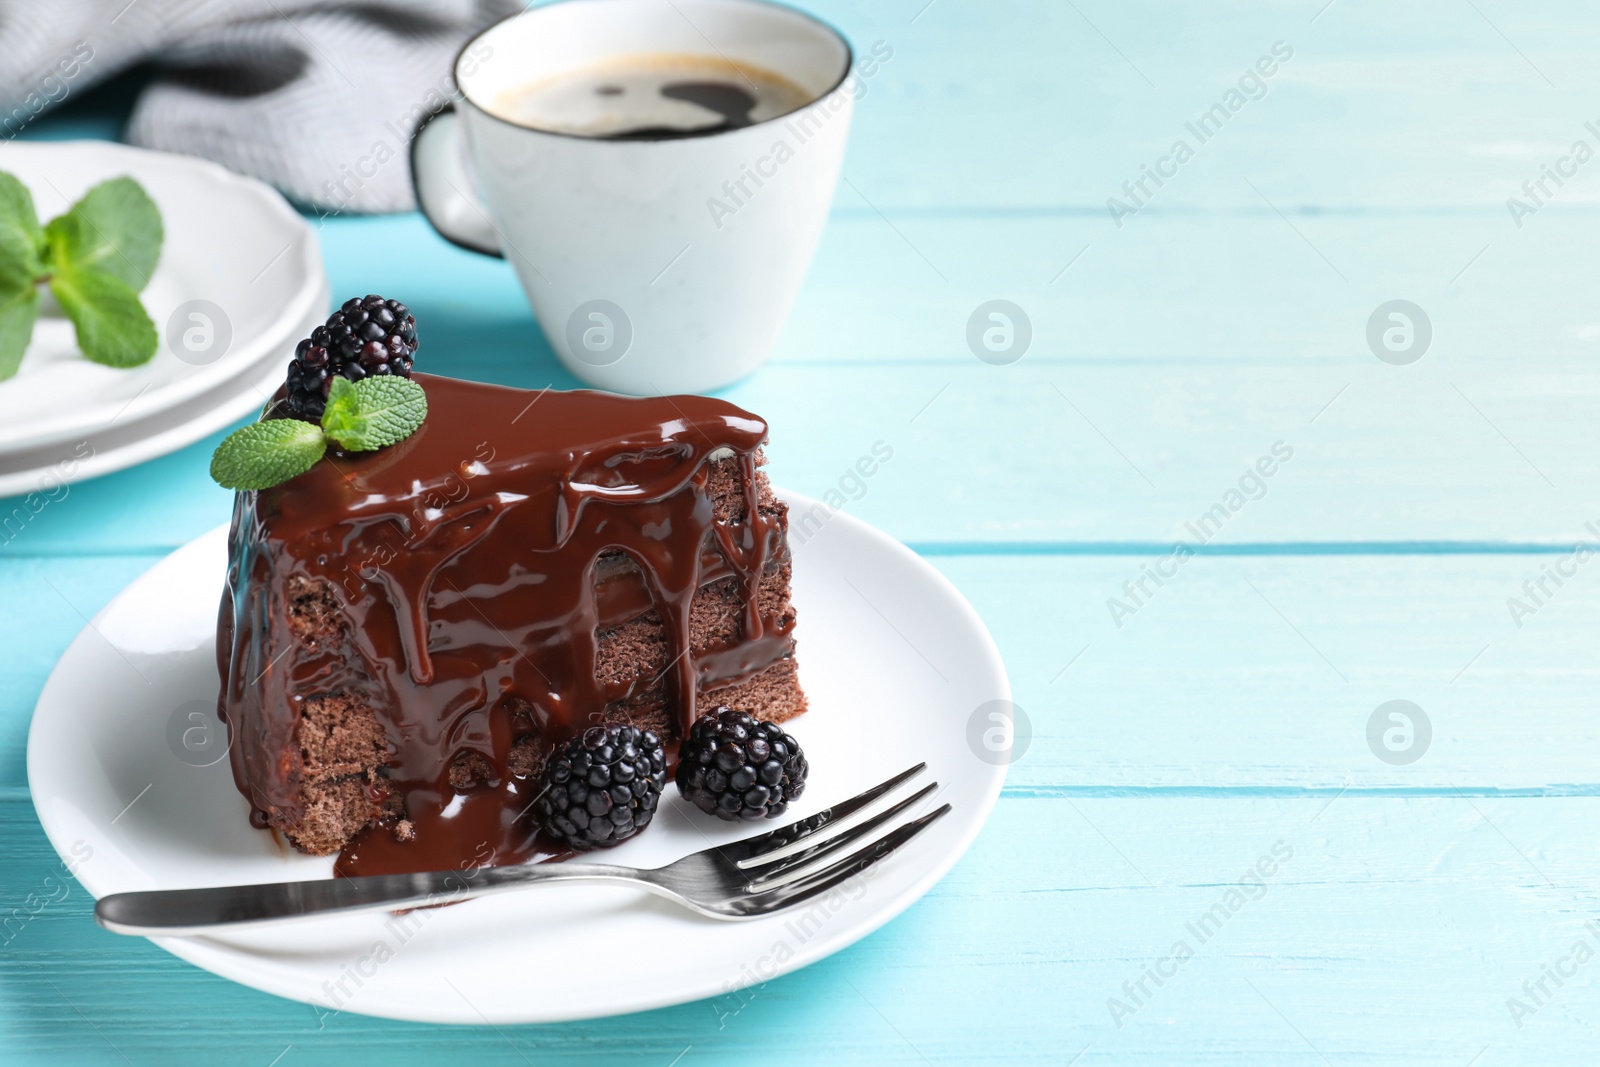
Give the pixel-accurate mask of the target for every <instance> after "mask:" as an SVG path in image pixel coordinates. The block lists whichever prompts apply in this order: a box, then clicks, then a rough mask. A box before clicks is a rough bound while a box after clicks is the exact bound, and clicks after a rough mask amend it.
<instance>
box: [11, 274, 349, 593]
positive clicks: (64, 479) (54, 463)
mask: <svg viewBox="0 0 1600 1067" xmlns="http://www.w3.org/2000/svg"><path fill="white" fill-rule="evenodd" d="M322 288H323V290H324V292H325V291H326V289H327V287H326V285H324V286H323V287H322ZM320 321H321V316H320V314H319V315H318V316H316V317H315V318H313V317H312V316H311V315H309V314H308V315H307V317H306V319H305V320H302V325H303V324H304V323H306V322H311V323H313V324H315V323H316V322H320ZM257 364H258V366H256V367H254V369H253V373H251V374H249V375H241V376H240V377H239V378H238V379H237V380H233V379H230V380H225V381H222V382H219V383H218V384H217V385H216V386H215V387H214V388H212V389H210V390H208V391H206V392H205V393H201V394H199V395H198V396H197V397H195V398H192V399H195V400H199V401H201V402H202V403H200V404H197V405H194V409H195V410H194V413H193V414H190V415H188V416H187V417H185V418H181V419H179V420H177V421H176V422H170V421H167V419H166V416H170V415H171V414H172V413H171V412H168V411H154V412H151V413H150V414H149V415H147V416H145V417H144V418H142V419H137V420H134V421H133V422H132V423H130V424H129V425H128V427H127V428H126V429H127V430H128V431H129V433H130V434H131V436H129V437H128V438H127V439H126V440H124V441H122V443H120V444H114V445H112V446H111V447H110V448H107V449H104V450H96V452H95V453H94V455H92V456H90V457H89V458H88V459H85V460H80V461H79V462H78V467H77V469H76V470H74V471H73V473H72V474H71V475H59V474H58V478H59V480H60V482H61V484H63V485H76V484H78V483H79V482H86V481H89V480H90V479H93V478H99V477H101V476H102V475H106V474H114V473H116V472H117V471H121V470H126V469H128V468H129V467H133V466H137V465H138V464H140V463H145V462H147V461H149V460H152V459H158V458H160V457H161V456H166V455H170V454H171V453H173V452H176V451H178V450H180V449H183V448H187V447H189V446H190V445H192V444H194V443H195V442H196V441H199V440H201V439H202V438H204V437H206V436H208V435H210V434H213V433H216V432H217V431H218V430H221V429H222V428H224V427H226V426H229V425H231V424H233V423H235V422H237V421H239V420H240V419H243V418H245V417H246V416H248V415H249V414H250V413H251V411H254V410H258V409H259V408H260V407H261V406H262V405H263V404H264V403H265V401H264V400H262V395H263V394H262V392H261V390H262V388H263V387H267V388H266V393H267V395H270V393H271V390H272V388H275V387H276V385H277V384H278V383H280V382H281V381H282V378H283V373H282V371H281V370H280V369H278V367H277V363H276V361H270V360H266V359H261V360H257ZM245 401H248V403H247V402H245ZM65 447H66V445H65V443H64V442H56V443H54V444H43V445H39V446H38V447H37V448H35V449H32V450H31V451H33V452H35V453H37V452H41V451H45V450H48V449H60V448H65ZM13 458H14V454H13V455H7V454H5V453H4V452H0V498H8V497H14V496H25V495H27V494H28V493H34V492H43V491H45V490H46V488H47V487H46V486H45V485H43V484H42V481H41V479H42V478H43V476H44V475H46V474H48V473H49V472H51V471H53V470H56V469H57V468H58V467H59V466H60V464H61V463H62V462H64V460H61V459H55V460H49V461H43V460H41V461H39V462H35V463H33V464H30V465H29V466H26V467H22V468H20V469H18V470H7V469H5V466H6V464H7V462H8V461H9V460H11V459H13ZM157 562H160V561H159V560H158V561H157Z"/></svg>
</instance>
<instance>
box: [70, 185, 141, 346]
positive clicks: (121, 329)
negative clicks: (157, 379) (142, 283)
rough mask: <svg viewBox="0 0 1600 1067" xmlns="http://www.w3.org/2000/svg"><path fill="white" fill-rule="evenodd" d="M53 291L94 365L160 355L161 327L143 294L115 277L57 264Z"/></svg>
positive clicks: (79, 343)
mask: <svg viewBox="0 0 1600 1067" xmlns="http://www.w3.org/2000/svg"><path fill="white" fill-rule="evenodd" d="M63 217H65V216H63ZM50 291H51V292H52V293H54V294H55V296H56V301H57V302H58V303H60V305H61V310H62V311H65V312H66V313H67V318H69V319H71V320H72V325H73V326H74V327H75V328H76V329H77V333H78V347H79V348H81V349H83V354H84V355H85V356H87V357H89V359H91V360H93V361H94V362H96V363H104V364H105V365H106V366H108V367H137V366H139V365H140V364H141V363H148V362H149V361H150V357H151V356H154V355H155V354H156V342H157V338H156V324H155V323H153V322H151V321H150V316H149V315H147V314H146V313H145V310H144V305H143V304H141V303H139V294H138V293H136V292H134V291H133V290H132V289H130V288H128V287H127V286H126V285H124V284H123V283H122V282H121V281H119V280H118V279H116V278H115V277H113V276H111V275H109V274H105V273H103V272H101V271H97V270H84V269H82V268H81V267H77V266H72V265H68V264H61V263H57V264H56V269H55V272H54V273H53V274H51V276H50Z"/></svg>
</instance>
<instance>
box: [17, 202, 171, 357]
mask: <svg viewBox="0 0 1600 1067" xmlns="http://www.w3.org/2000/svg"><path fill="white" fill-rule="evenodd" d="M163 238H164V231H163V228H162V224H161V212H160V211H159V210H158V209H157V208H156V205H155V202H154V201H153V200H151V199H150V197H149V196H148V195H147V194H146V193H145V191H144V189H143V188H142V187H141V186H140V185H139V183H138V182H136V181H134V180H133V179H132V178H128V177H122V178H112V179H111V180H110V181H106V182H101V183H100V184H99V185H97V186H95V187H94V188H93V189H90V190H89V191H88V192H87V193H85V194H84V195H83V198H82V199H80V200H79V201H78V202H77V203H76V204H74V205H72V207H71V208H70V209H69V210H68V211H67V212H66V213H65V214H63V215H60V216H58V217H57V218H54V219H51V220H50V222H49V224H48V225H46V226H40V225H39V217H38V215H37V214H36V213H35V211H34V206H33V197H32V196H31V195H30V194H29V192H28V189H27V186H25V185H23V184H22V182H20V181H18V180H17V178H16V177H15V176H14V175H11V174H7V173H5V172H4V171H0V380H4V379H6V378H9V377H11V376H12V375H13V374H15V373H16V372H17V367H18V366H19V365H20V364H21V363H22V356H23V353H24V352H26V351H27V348H28V342H29V341H30V340H31V339H32V338H33V324H34V320H35V319H37V318H38V316H39V292H38V287H39V285H40V284H45V283H47V284H48V285H49V286H50V291H51V292H52V293H53V294H55V298H56V302H57V303H59V304H60V305H61V310H62V311H63V312H65V313H66V316H67V318H69V319H71V320H72V325H73V328H74V329H75V330H76V331H77V335H78V347H79V348H80V349H82V350H83V354H84V355H85V356H87V357H88V358H89V359H90V360H93V361H94V362H96V363H103V364H105V365H107V366H110V367H137V366H139V365H140V364H143V363H147V362H149V361H150V358H151V357H152V356H154V355H155V354H156V345H157V343H158V340H159V338H158V337H157V334H156V327H155V323H154V322H152V321H151V320H150V315H149V314H148V313H147V312H146V311H145V309H144V305H143V304H142V303H140V301H139V293H140V292H141V291H142V290H143V289H144V287H145V285H147V284H148V283H149V281H150V275H151V273H152V272H153V271H154V270H155V267H156V262H157V261H158V260H159V259H160V258H161V243H162V240H163Z"/></svg>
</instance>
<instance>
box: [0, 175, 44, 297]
mask: <svg viewBox="0 0 1600 1067" xmlns="http://www.w3.org/2000/svg"><path fill="white" fill-rule="evenodd" d="M43 255H44V231H43V230H41V229H40V228H39V216H38V215H37V214H35V213H34V210H33V196H32V195H31V194H30V193H29V192H28V187H27V186H26V185H23V184H22V183H21V182H20V181H18V180H17V179H16V177H15V176H14V175H11V174H7V173H6V172H5V171H0V286H3V287H4V289H5V291H6V292H7V293H8V294H9V293H10V291H11V290H12V289H13V288H16V287H18V286H21V285H32V284H33V283H34V282H35V281H37V280H38V279H39V277H40V276H41V275H42V274H44V272H45V267H44V260H43Z"/></svg>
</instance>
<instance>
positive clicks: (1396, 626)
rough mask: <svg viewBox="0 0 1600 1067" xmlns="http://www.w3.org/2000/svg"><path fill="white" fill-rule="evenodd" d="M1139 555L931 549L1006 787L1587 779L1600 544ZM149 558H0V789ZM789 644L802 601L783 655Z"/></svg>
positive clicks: (1599, 771)
mask: <svg viewBox="0 0 1600 1067" xmlns="http://www.w3.org/2000/svg"><path fill="white" fill-rule="evenodd" d="M1162 558H1163V557H1159V556H1148V555H1145V556H1141V555H1113V556H1090V557H1077V556H1033V555H1016V556H1001V557H995V556H979V557H934V560H933V561H934V563H935V564H936V565H937V566H938V567H939V568H940V569H941V570H942V571H943V572H944V573H945V574H947V575H948V576H949V577H950V578H951V579H952V580H953V581H954V582H955V583H956V585H957V586H958V587H959V588H960V589H961V591H962V592H963V593H964V594H965V595H966V596H967V597H968V598H969V599H970V600H971V601H972V603H973V605H974V607H976V608H977V610H978V612H979V614H980V615H981V616H982V617H983V618H984V620H985V621H986V622H987V624H988V626H989V628H990V630H991V631H992V633H993V634H994V636H995V639H996V641H997V643H998V644H999V647H1000V650H1001V653H1002V655H1003V656H1004V657H1005V660H1006V662H1007V664H1008V665H1009V668H1010V672H1011V677H1012V684H1013V689H1014V693H1015V699H1016V701H1017V702H1018V703H1019V704H1020V705H1021V706H1022V708H1023V709H1024V711H1025V712H1026V713H1027V714H1028V717H1029V719H1030V721H1031V724H1032V731H1033V738H1032V741H1031V744H1030V747H1029V748H1028V749H1027V750H1026V752H1025V753H1024V754H1023V756H1022V757H1021V758H1020V759H1019V760H1018V762H1017V763H1016V765H1015V766H1014V767H1013V768H1012V771H1011V777H1010V784H1009V788H1010V789H1012V790H1013V791H1019V792H1027V793H1030V794H1038V795H1049V796H1057V795H1067V796H1076V795H1079V794H1084V793H1088V794H1095V793H1100V792H1104V791H1107V790H1111V791H1117V790H1156V791H1164V792H1174V793H1185V794H1188V793H1198V794H1205V795H1210V794H1215V793H1217V792H1219V791H1228V790H1237V791H1242V792H1246V793H1251V792H1274V793H1284V794H1290V795H1300V794H1316V795H1323V796H1332V795H1333V794H1335V793H1338V792H1339V791H1340V790H1343V789H1347V788H1348V789H1350V790H1353V791H1355V792H1357V793H1360V792H1375V793H1383V794H1396V793H1398V794H1407V793H1412V792H1417V791H1428V792H1436V793H1445V794H1453V792H1454V790H1456V789H1462V790H1466V791H1469V792H1476V793H1485V794H1492V795H1501V794H1505V793H1513V794H1515V793H1541V794H1542V793H1553V794H1583V795H1593V794H1596V793H1600V715H1597V714H1596V712H1597V710H1600V707H1597V697H1596V687H1595V684H1594V677H1595V667H1594V665H1593V659H1594V657H1593V653H1592V650H1593V649H1594V647H1595V646H1596V644H1597V643H1600V634H1597V632H1596V626H1597V625H1600V623H1597V620H1600V577H1597V576H1600V570H1597V571H1596V572H1595V573H1594V574H1591V573H1590V571H1589V569H1588V568H1590V567H1600V563H1596V562H1593V560H1591V561H1589V562H1587V563H1585V564H1583V565H1578V564H1577V563H1576V561H1573V562H1572V564H1571V565H1570V566H1566V567H1564V569H1570V570H1573V571H1575V572H1576V576H1575V577H1573V578H1571V579H1564V580H1563V583H1564V584H1563V585H1562V586H1560V587H1556V586H1555V585H1554V584H1553V582H1552V581H1551V580H1549V579H1548V578H1546V577H1545V575H1546V573H1547V569H1550V570H1553V568H1554V566H1555V564H1556V563H1557V561H1559V560H1561V559H1562V557H1559V556H1541V555H1467V556H1450V555H1427V556H1337V555H1335V556H1253V557H1216V556H1203V557H1198V558H1195V559H1191V560H1189V561H1187V562H1184V563H1182V564H1181V565H1180V564H1178V563H1176V562H1173V563H1167V564H1164V565H1163V566H1164V569H1167V570H1171V571H1174V572H1175V576H1174V577H1172V578H1170V579H1167V580H1165V581H1164V584H1163V585H1162V586H1160V587H1157V586H1156V585H1155V584H1154V580H1153V579H1151V578H1148V577H1146V573H1147V570H1149V569H1151V568H1153V567H1154V566H1155V565H1156V564H1158V563H1160V562H1161V560H1162ZM149 562H150V561H149V560H147V559H143V558H140V557H131V558H114V559H73V558H67V559H53V560H25V561H14V562H12V563H9V564H8V565H7V566H6V567H5V569H4V570H0V602H4V603H8V604H27V605H30V610H31V616H30V621H29V639H28V641H27V642H26V643H25V644H24V645H23V646H21V647H20V648H19V650H18V652H17V653H16V654H14V655H12V656H8V657H4V658H3V659H0V788H5V787H11V788H21V787H22V786H23V785H25V779H24V777H23V751H24V746H25V744H26V731H27V724H28V720H29V716H30V713H31V710H32V706H33V702H34V700H35V699H36V697H37V694H38V691H39V688H40V687H41V686H42V685H43V683H44V679H45V677H46V676H47V675H48V673H49V670H50V668H51V667H52V666H53V664H54V660H55V658H56V657H57V656H58V655H59V654H60V651H61V649H63V648H65V646H66V644H67V642H68V641H70V640H71V638H72V636H73V635H74V634H76V633H77V631H78V629H79V628H80V627H81V626H82V625H83V623H82V620H81V618H80V617H79V615H78V614H77V611H78V610H81V611H83V612H84V613H85V614H92V613H93V611H95V610H96V609H97V608H98V607H99V606H100V605H101V604H102V603H104V601H106V600H107V599H109V598H110V597H111V596H112V595H114V594H115V592H116V591H117V590H118V589H120V588H121V587H122V585H124V584H125V583H126V582H127V581H128V580H129V579H130V578H131V577H132V576H133V575H134V574H135V573H137V572H138V571H139V570H142V569H143V567H144V566H146V565H148V563H149ZM1528 581H1532V582H1539V581H1544V582H1545V589H1546V591H1547V593H1548V594H1549V595H1543V594H1540V593H1539V592H1538V589H1537V587H1535V591H1534V593H1533V594H1531V595H1530V594H1529V593H1528V592H1527V591H1526V590H1525V589H1524V585H1523V583H1524V582H1528ZM220 582H221V576H220V575H219V576H218V583H219V585H220ZM1129 582H1132V583H1139V582H1143V583H1144V589H1143V591H1140V590H1139V588H1138V586H1137V584H1135V587H1134V592H1133V593H1132V594H1130V593H1129V592H1128V591H1127V589H1126V588H1125V585H1124V583H1129ZM57 590H60V592H59V593H58V592H57ZM1513 597H1515V598H1517V599H1518V601H1520V602H1521V603H1523V604H1525V605H1527V607H1528V609H1529V611H1528V613H1526V614H1522V613H1521V612H1520V611H1519V614H1520V615H1521V618H1520V620H1519V619H1515V618H1513V615H1512V612H1511V610H1510V608H1509V607H1508V601H1509V600H1511V598H1513ZM1534 597H1537V598H1538V599H1539V601H1540V603H1538V604H1535V603H1534V601H1533V598H1534ZM1113 598H1115V601H1116V603H1117V604H1118V605H1119V606H1118V607H1117V608H1116V610H1115V617H1114V615H1113V609H1112V608H1111V607H1109V606H1108V602H1111V601H1112V600H1113ZM69 599H70V601H71V603H68V600H69ZM802 610H803V606H802ZM1518 621H1520V622H1521V626H1520V627H1519V626H1518V625H1517V622H1518ZM1119 623H1120V625H1119ZM902 625H903V626H904V628H905V629H906V630H907V632H908V633H911V634H913V635H914V634H915V633H916V629H915V625H914V621H902ZM804 644H805V634H804V623H803V622H802V624H801V657H802V659H801V662H802V664H804V663H805V659H804ZM862 654H863V655H867V656H870V655H871V650H870V649H864V650H862ZM1391 700H1408V701H1412V702H1414V703H1415V704H1417V705H1419V706H1420V707H1421V708H1422V709H1423V712H1424V714H1425V715H1426V716H1427V717H1428V719H1429V721H1430V723H1431V728H1432V736H1431V740H1430V741H1429V742H1428V746H1427V747H1426V748H1425V750H1424V754H1423V755H1422V756H1421V757H1420V758H1419V759H1418V760H1417V761H1416V762H1413V763H1411V764H1409V765H1394V764H1390V763H1386V762H1384V761H1383V760H1382V759H1380V758H1379V756H1378V755H1376V754H1375V752H1374V750H1373V749H1372V748H1371V747H1369V742H1368V736H1367V728H1368V721H1369V719H1370V718H1371V717H1372V715H1373V713H1374V712H1375V711H1376V710H1377V708H1378V707H1379V705H1381V704H1384V703H1386V702H1387V701H1391Z"/></svg>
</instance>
